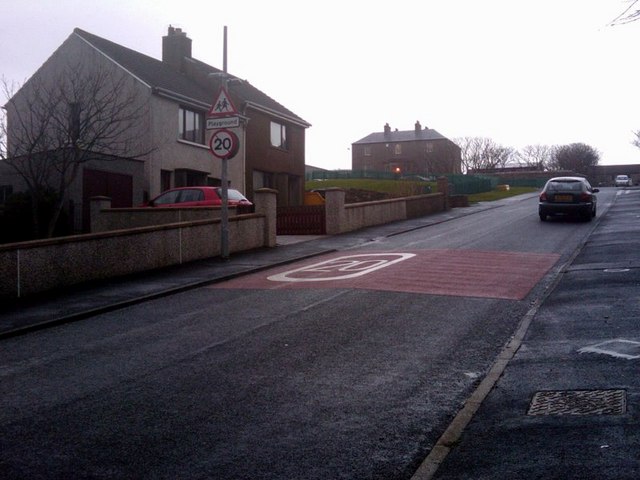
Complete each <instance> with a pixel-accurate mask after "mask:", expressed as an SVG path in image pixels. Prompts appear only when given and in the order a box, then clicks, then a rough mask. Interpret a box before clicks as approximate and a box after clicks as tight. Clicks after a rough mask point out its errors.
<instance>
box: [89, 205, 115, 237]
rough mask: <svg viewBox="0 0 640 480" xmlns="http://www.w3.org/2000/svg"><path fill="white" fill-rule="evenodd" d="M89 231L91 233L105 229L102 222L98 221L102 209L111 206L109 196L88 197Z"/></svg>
mask: <svg viewBox="0 0 640 480" xmlns="http://www.w3.org/2000/svg"><path fill="white" fill-rule="evenodd" d="M89 201H90V207H89V231H90V232H91V233H96V232H102V231H104V230H106V229H105V228H104V222H101V221H100V214H101V212H102V210H107V209H109V208H111V198H110V197H102V196H98V197H91V198H90V199H89Z"/></svg>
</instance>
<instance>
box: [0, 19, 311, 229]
mask: <svg viewBox="0 0 640 480" xmlns="http://www.w3.org/2000/svg"><path fill="white" fill-rule="evenodd" d="M191 43H192V41H191V39H190V38H188V37H187V35H186V33H185V32H183V31H182V30H181V29H179V28H173V27H169V29H168V32H167V35H166V36H164V37H163V38H162V59H161V60H157V59H155V58H152V57H149V56H147V55H144V54H142V53H139V52H136V51H134V50H132V49H129V48H126V47H124V46H121V45H118V44H116V43H114V42H111V41H109V40H106V39H104V38H101V37H98V36H96V35H93V34H91V33H89V32H86V31H84V30H81V29H79V28H76V29H75V30H74V31H73V33H72V34H71V35H70V36H69V37H68V38H67V39H66V40H65V41H64V42H63V43H62V45H60V46H59V47H58V49H57V50H56V51H55V52H54V53H53V54H52V55H51V57H50V58H49V59H48V60H47V61H46V62H45V63H44V64H43V65H42V66H41V67H40V68H39V69H38V71H37V72H36V73H35V74H34V75H33V77H32V79H34V78H35V77H40V78H45V79H46V78H51V79H52V78H55V75H56V74H57V73H59V72H60V71H62V69H63V66H64V65H68V64H70V63H73V62H76V63H82V65H83V66H84V68H96V69H99V68H102V69H110V70H111V71H115V72H118V74H120V75H125V76H128V78H129V81H128V82H127V85H128V86H129V87H128V88H131V89H135V90H136V91H137V94H138V96H139V97H140V99H141V101H142V102H146V105H147V108H148V111H147V115H146V116H145V118H144V119H143V120H141V122H143V123H144V125H141V127H142V128H141V132H142V135H141V138H140V139H139V140H140V144H142V145H146V147H147V148H146V149H145V151H146V152H150V153H147V154H145V155H144V158H118V159H107V160H104V161H92V162H89V163H87V164H85V165H83V171H82V172H81V173H80V174H79V175H78V178H77V180H76V182H75V184H74V185H72V187H71V188H70V189H69V199H68V201H69V202H70V204H72V205H74V208H72V210H73V212H72V215H73V216H74V226H75V229H76V230H77V231H79V230H81V225H82V223H83V222H82V212H83V211H84V212H85V214H86V210H87V208H88V199H89V198H90V197H92V196H96V195H107V196H111V197H112V198H113V205H114V206H121V207H127V206H136V205H139V204H140V203H142V202H143V201H145V200H147V199H148V198H151V197H154V196H156V195H157V194H159V193H160V192H162V191H164V190H166V189H168V188H172V187H182V186H192V185H220V181H221V163H222V161H221V160H219V159H217V158H216V157H214V156H213V155H212V153H211V152H210V150H209V139H210V137H211V135H212V132H211V131H207V130H206V118H207V114H208V112H209V110H210V109H211V105H212V103H213V102H214V101H215V97H216V94H217V92H218V91H219V90H220V87H221V86H222V82H223V80H222V76H221V73H222V70H220V69H217V68H215V67H212V66H210V65H207V64H205V63H203V62H201V61H199V60H196V59H194V58H193V57H192V55H191ZM32 79H30V80H29V81H27V82H26V83H25V85H23V87H22V88H21V89H20V90H19V91H18V92H17V93H16V94H15V95H14V97H13V98H12V99H11V100H10V101H9V103H8V104H7V119H8V123H7V124H8V128H9V142H10V140H11V125H12V122H11V120H12V115H13V114H14V112H13V111H12V109H17V108H20V105H21V99H24V98H25V96H28V95H30V86H31V85H33V84H34V81H33V80H32ZM228 79H229V83H228V87H227V91H228V93H229V96H230V100H231V101H232V103H233V105H234V106H235V108H236V110H237V111H238V114H239V115H238V116H239V117H240V125H239V126H238V127H233V128H230V130H232V131H234V133H235V134H236V135H237V137H238V138H239V150H238V152H237V154H236V155H235V157H234V158H232V159H230V160H229V161H228V180H229V186H230V187H231V188H235V189H237V190H240V191H241V192H243V193H244V194H245V195H246V196H247V197H248V198H249V199H252V198H253V192H254V190H256V189H258V188H262V187H268V188H273V189H276V190H277V191H278V204H279V205H301V204H302V203H303V201H304V179H305V132H306V129H307V128H308V127H310V126H311V125H310V124H309V123H308V122H306V121H305V120H303V119H302V118H301V117H299V116H298V115H296V114H295V113H293V112H291V111H290V110H288V109H287V108H286V107H284V106H283V105H281V104H279V103H278V102H277V101H275V100H274V99H272V98H271V97H269V96H268V95H266V94H265V93H263V92H262V91H260V90H259V89H257V88H256V87H254V86H253V85H251V84H250V83H249V82H248V81H246V80H240V79H239V78H237V77H235V76H233V75H229V76H228ZM22 104H24V102H22ZM4 167H5V168H3V166H2V165H0V175H2V177H3V178H2V181H0V184H7V183H10V184H11V185H13V187H12V190H13V191H14V192H16V191H21V190H23V189H24V188H21V187H23V185H20V180H19V178H18V177H17V176H16V175H14V174H12V173H11V172H10V171H9V170H7V168H6V166H4Z"/></svg>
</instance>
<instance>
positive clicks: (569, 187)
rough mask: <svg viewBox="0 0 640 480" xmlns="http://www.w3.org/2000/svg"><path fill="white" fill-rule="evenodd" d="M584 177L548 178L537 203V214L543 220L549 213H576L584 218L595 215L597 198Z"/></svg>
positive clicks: (595, 189)
mask: <svg viewBox="0 0 640 480" xmlns="http://www.w3.org/2000/svg"><path fill="white" fill-rule="evenodd" d="M599 191H600V190H599V189H597V188H592V187H591V185H590V184H589V182H588V181H587V179H586V178H582V177H555V178H552V179H550V180H549V181H548V182H547V183H546V185H545V186H544V188H543V189H542V192H541V193H540V201H539V203H538V214H539V215H540V220H542V221H543V222H544V221H545V220H546V219H547V217H548V216H550V215H578V216H580V217H581V218H584V219H585V220H591V219H592V218H593V217H595V216H596V209H597V205H598V198H597V197H596V195H594V194H595V193H598V192H599Z"/></svg>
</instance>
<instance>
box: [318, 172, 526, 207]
mask: <svg viewBox="0 0 640 480" xmlns="http://www.w3.org/2000/svg"><path fill="white" fill-rule="evenodd" d="M331 187H339V188H343V189H345V190H348V189H350V188H355V189H359V190H370V191H374V192H384V193H390V194H392V195H393V196H396V197H408V196H411V195H419V194H421V193H424V192H425V187H431V191H432V192H437V191H438V186H437V184H436V183H435V182H420V181H414V180H376V179H367V178H364V179H349V178H340V179H334V180H310V181H308V182H306V184H305V189H306V190H314V189H316V188H331ZM537 190H538V189H537V188H533V187H511V188H510V189H509V190H506V191H500V190H493V191H491V192H484V193H476V194H473V195H469V202H470V203H475V202H491V201H494V200H500V199H503V198H508V197H513V196H516V195H521V194H523V193H530V192H535V191H537Z"/></svg>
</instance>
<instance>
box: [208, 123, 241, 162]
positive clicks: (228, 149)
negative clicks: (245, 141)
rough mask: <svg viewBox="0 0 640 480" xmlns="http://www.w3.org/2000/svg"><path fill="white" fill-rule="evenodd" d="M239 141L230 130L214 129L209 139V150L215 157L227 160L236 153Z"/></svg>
mask: <svg viewBox="0 0 640 480" xmlns="http://www.w3.org/2000/svg"><path fill="white" fill-rule="evenodd" d="M239 147H240V142H239V141H238V136H237V135H236V134H235V133H233V132H232V131H231V130H227V129H224V128H223V129H221V130H216V131H215V132H214V133H213V135H211V140H209V150H211V153H213V155H214V156H215V157H218V158H220V159H222V160H228V159H230V158H232V157H234V156H235V154H236V153H238V148H239Z"/></svg>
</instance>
